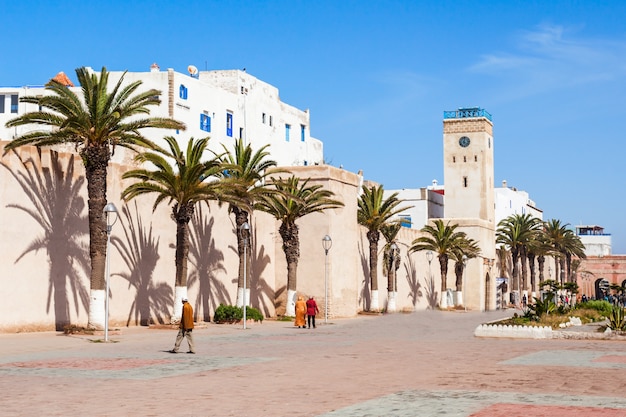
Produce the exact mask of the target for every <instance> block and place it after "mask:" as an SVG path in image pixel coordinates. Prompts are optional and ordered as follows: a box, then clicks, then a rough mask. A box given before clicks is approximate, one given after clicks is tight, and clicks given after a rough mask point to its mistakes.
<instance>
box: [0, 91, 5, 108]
mask: <svg viewBox="0 0 626 417" xmlns="http://www.w3.org/2000/svg"><path fill="white" fill-rule="evenodd" d="M0 113H4V94H0Z"/></svg>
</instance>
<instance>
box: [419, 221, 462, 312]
mask: <svg viewBox="0 0 626 417" xmlns="http://www.w3.org/2000/svg"><path fill="white" fill-rule="evenodd" d="M458 226H459V225H458V224H453V225H450V222H448V223H447V224H445V225H444V223H443V220H441V219H436V220H434V222H433V225H429V224H428V225H426V226H424V227H423V228H422V229H421V232H422V233H425V234H426V236H420V237H418V238H417V239H415V240H414V241H413V242H411V248H410V249H409V251H410V252H419V251H423V250H426V251H432V252H435V253H437V258H438V259H439V270H440V272H441V294H440V302H439V307H440V308H447V307H448V300H447V294H446V292H447V290H448V284H447V277H448V260H449V258H450V256H451V255H452V252H453V251H454V250H456V249H457V248H458V247H459V246H460V245H461V244H462V243H461V242H463V241H464V240H466V239H467V235H466V234H465V233H464V232H457V231H456V229H457V227H458Z"/></svg>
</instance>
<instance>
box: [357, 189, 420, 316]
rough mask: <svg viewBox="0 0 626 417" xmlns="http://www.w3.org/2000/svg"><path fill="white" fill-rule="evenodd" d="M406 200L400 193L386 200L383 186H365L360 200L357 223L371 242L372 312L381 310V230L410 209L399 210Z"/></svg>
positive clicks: (402, 208)
mask: <svg viewBox="0 0 626 417" xmlns="http://www.w3.org/2000/svg"><path fill="white" fill-rule="evenodd" d="M403 201H404V200H400V199H398V193H393V194H391V195H390V196H389V197H387V198H384V190H383V186H382V185H379V186H375V185H373V186H371V187H369V188H368V187H367V186H365V185H364V186H363V187H362V194H361V196H360V198H359V200H358V210H357V222H358V223H359V224H360V225H362V226H365V227H366V228H367V240H368V242H369V249H370V253H369V267H370V270H369V275H370V277H369V278H370V291H371V302H370V308H369V309H370V310H373V311H377V310H380V307H379V302H378V241H379V240H380V229H381V228H382V227H383V226H384V225H385V224H387V223H388V222H389V221H390V220H391V219H392V218H393V217H394V216H396V215H397V214H399V213H401V212H402V211H404V210H406V209H407V208H409V207H401V208H398V206H399V205H400V204H402V202H403Z"/></svg>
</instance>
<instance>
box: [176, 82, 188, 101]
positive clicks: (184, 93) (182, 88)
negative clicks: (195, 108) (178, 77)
mask: <svg viewBox="0 0 626 417" xmlns="http://www.w3.org/2000/svg"><path fill="white" fill-rule="evenodd" d="M178 96H179V97H180V98H182V99H183V100H187V87H185V86H184V85H183V84H181V85H180V88H179V89H178Z"/></svg>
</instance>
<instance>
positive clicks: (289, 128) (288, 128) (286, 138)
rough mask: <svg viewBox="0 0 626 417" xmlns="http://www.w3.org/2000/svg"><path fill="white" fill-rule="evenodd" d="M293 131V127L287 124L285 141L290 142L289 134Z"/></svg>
mask: <svg viewBox="0 0 626 417" xmlns="http://www.w3.org/2000/svg"><path fill="white" fill-rule="evenodd" d="M290 131H291V125H288V124H285V140H286V141H287V142H289V132H290Z"/></svg>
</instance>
